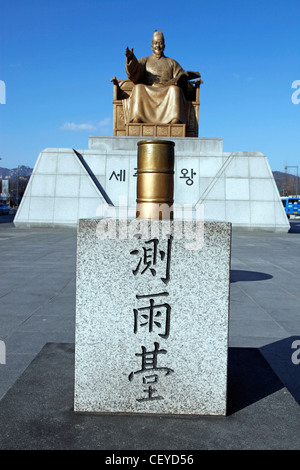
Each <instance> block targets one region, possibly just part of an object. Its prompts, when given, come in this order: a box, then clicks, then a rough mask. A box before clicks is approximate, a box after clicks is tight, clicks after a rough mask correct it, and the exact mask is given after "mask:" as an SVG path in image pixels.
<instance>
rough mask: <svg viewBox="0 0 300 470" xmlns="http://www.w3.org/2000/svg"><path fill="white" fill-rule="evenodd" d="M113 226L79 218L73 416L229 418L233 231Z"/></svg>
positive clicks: (212, 226) (225, 226) (178, 225)
mask: <svg viewBox="0 0 300 470" xmlns="http://www.w3.org/2000/svg"><path fill="white" fill-rule="evenodd" d="M110 223H111V226H110V229H111V230H110V231H109V232H107V231H106V232H105V231H104V230H103V229H104V226H105V221H104V220H103V219H89V220H80V221H79V227H78V245H77V246H78V251H77V291H76V344H75V401H74V409H75V411H77V412H96V413H150V414H187V415H225V414H226V390H227V352H228V312H229V273H230V245H231V224H229V223H220V222H219V223H218V222H214V223H205V225H203V223H199V224H197V223H196V222H188V223H187V222H186V223H185V224H183V223H182V222H181V221H173V222H172V223H169V222H166V221H163V222H155V223H153V225H151V222H149V221H141V225H140V226H136V223H137V221H136V220H134V219H131V220H123V221H119V220H115V219H110ZM134 224H135V225H134ZM114 227H115V228H116V232H115V233H117V234H118V236H116V238H115V239H113V238H111V236H112V233H113V231H112V229H113V228H114ZM183 227H184V233H185V235H182V234H183V232H182V230H183ZM150 229H152V232H148V230H150ZM138 233H141V234H142V238H140V239H137V238H136V237H135V236H134V235H135V234H138ZM180 234H181V235H182V236H181V238H179V237H180ZM168 235H172V237H173V238H167V236H168ZM154 236H157V240H158V242H157V246H156V262H155V258H154V249H155V243H156V242H154V241H153V238H154ZM104 237H105V238H104ZM195 241H197V243H196V245H195V243H193V242H195ZM145 250H147V251H145Z"/></svg>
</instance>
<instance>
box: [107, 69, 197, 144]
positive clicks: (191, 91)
mask: <svg viewBox="0 0 300 470" xmlns="http://www.w3.org/2000/svg"><path fill="white" fill-rule="evenodd" d="M189 75H190V78H195V74H193V72H189ZM196 76H197V79H196V80H193V81H191V79H189V80H185V81H184V82H183V83H182V84H181V85H180V86H181V88H182V90H183V94H184V97H185V100H186V104H187V116H186V118H187V123H186V124H159V123H155V124H153V123H147V122H146V123H127V122H125V114H124V110H123V100H126V99H128V98H129V96H130V95H131V92H132V89H133V87H134V83H133V82H132V81H131V80H129V79H125V80H118V79H117V78H116V77H113V78H112V79H111V82H112V83H113V85H114V91H113V135H114V136H135V137H198V126H199V106H200V99H199V98H200V84H201V83H203V82H202V80H201V78H200V77H199V76H198V75H196Z"/></svg>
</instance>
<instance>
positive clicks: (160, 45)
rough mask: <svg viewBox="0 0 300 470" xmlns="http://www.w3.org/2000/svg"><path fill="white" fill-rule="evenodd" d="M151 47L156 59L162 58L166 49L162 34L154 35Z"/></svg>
mask: <svg viewBox="0 0 300 470" xmlns="http://www.w3.org/2000/svg"><path fill="white" fill-rule="evenodd" d="M151 47H152V51H153V54H154V55H155V56H156V57H161V56H162V55H163V52H164V49H165V41H164V38H163V37H162V36H161V35H160V34H154V36H153V39H152V45H151Z"/></svg>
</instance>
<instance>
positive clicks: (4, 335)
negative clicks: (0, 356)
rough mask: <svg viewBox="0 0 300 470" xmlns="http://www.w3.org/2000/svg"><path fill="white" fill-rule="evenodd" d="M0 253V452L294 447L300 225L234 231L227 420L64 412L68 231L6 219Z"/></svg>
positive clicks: (68, 349) (297, 442) (69, 371)
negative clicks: (0, 348) (0, 360)
mask: <svg viewBox="0 0 300 470" xmlns="http://www.w3.org/2000/svg"><path fill="white" fill-rule="evenodd" d="M0 247H1V265H0V266H1V270H0V340H2V341H4V343H5V346H6V363H5V364H0V419H1V423H2V424H1V429H0V448H1V449H8V448H23V449H25V448H45V449H46V448H69V449H71V448H87V449H88V448H98V449H207V448H212V449H222V448H226V449H231V448H266V449H276V448H290V449H295V448H299V446H300V439H299V419H300V409H299V403H300V379H299V376H300V364H299V365H297V364H294V363H293V362H292V360H291V357H292V354H293V352H294V349H293V347H292V345H293V342H295V341H297V340H299V339H300V288H299V287H300V283H299V279H300V221H295V220H294V221H291V230H290V232H289V233H268V232H259V231H255V232H254V231H253V232H250V231H235V230H234V231H233V236H232V261H231V283H230V323H229V346H230V348H229V390H228V399H229V416H227V417H226V418H213V417H207V418H206V417H190V418H189V417H149V416H146V417H142V416H122V415H116V416H109V415H108V416H107V415H105V416H99V415H97V416H95V415H93V416H86V415H76V416H74V412H72V393H73V389H72V387H73V383H72V380H73V374H74V342H75V281H76V229H75V228H56V229H50V228H44V229H38V228H36V229H32V228H31V229H25V228H24V229H17V228H15V227H14V225H13V223H12V222H9V221H8V222H7V223H0ZM217 347H218V345H217V344H216V348H217ZM299 356H300V354H299ZM299 356H298V357H299ZM32 361H33V362H32ZM59 400H61V402H60V401H59ZM37 423H39V424H37ZM51 423H52V424H51ZM55 423H56V424H55ZM38 426H40V434H39V433H38V431H37V430H38ZM49 426H50V427H49ZM55 426H56V427H55ZM25 429H26V432H25ZM96 429H97V430H98V431H97V433H95V430H96ZM297 429H298V431H297ZM158 430H159V432H160V435H157V431H158ZM250 430H251V432H250ZM142 431H143V432H145V433H147V435H148V441H147V442H145V441H142V437H141V433H142ZM37 435H38V436H39V437H34V436H37ZM96 435H97V436H98V437H95V436H96ZM121 436H123V437H121ZM149 436H150V437H149Z"/></svg>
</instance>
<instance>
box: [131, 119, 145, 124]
mask: <svg viewBox="0 0 300 470" xmlns="http://www.w3.org/2000/svg"><path fill="white" fill-rule="evenodd" d="M131 122H133V123H134V124H138V123H140V122H143V121H142V120H141V119H139V118H134V119H132V121H131Z"/></svg>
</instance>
